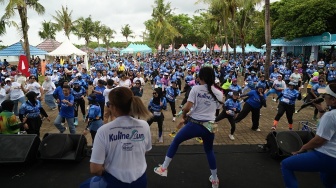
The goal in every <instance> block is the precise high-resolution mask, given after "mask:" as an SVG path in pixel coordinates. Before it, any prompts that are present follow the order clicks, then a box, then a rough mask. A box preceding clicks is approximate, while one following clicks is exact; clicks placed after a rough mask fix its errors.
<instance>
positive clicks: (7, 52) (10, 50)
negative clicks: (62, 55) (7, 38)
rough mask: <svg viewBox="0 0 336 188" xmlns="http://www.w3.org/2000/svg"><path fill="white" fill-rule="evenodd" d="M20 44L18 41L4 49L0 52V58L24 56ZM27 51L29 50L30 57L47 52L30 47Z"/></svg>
mask: <svg viewBox="0 0 336 188" xmlns="http://www.w3.org/2000/svg"><path fill="white" fill-rule="evenodd" d="M22 45H23V44H22V42H21V41H19V42H17V43H15V44H12V45H10V46H8V47H7V48H4V49H2V50H0V56H19V55H24V54H25V52H24V50H23V47H22ZM29 50H30V55H45V54H47V53H48V52H46V51H44V50H41V49H38V48H36V47H34V46H32V45H29Z"/></svg>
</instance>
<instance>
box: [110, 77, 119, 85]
mask: <svg viewBox="0 0 336 188" xmlns="http://www.w3.org/2000/svg"><path fill="white" fill-rule="evenodd" d="M111 79H112V80H113V81H114V84H113V85H114V86H117V85H118V83H119V81H120V79H119V78H118V76H114V77H112V78H111Z"/></svg>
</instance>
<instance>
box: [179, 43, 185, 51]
mask: <svg viewBox="0 0 336 188" xmlns="http://www.w3.org/2000/svg"><path fill="white" fill-rule="evenodd" d="M178 51H180V52H186V51H187V49H186V48H185V47H184V45H183V44H181V46H180V48H179V49H178Z"/></svg>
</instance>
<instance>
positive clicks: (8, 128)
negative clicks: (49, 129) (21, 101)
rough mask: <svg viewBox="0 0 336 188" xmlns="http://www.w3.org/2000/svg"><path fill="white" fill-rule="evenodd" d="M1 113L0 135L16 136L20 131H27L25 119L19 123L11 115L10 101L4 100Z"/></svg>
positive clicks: (12, 107) (12, 105)
mask: <svg viewBox="0 0 336 188" xmlns="http://www.w3.org/2000/svg"><path fill="white" fill-rule="evenodd" d="M1 108H2V112H1V113H0V134H17V133H18V132H19V131H20V129H22V128H23V129H25V130H27V129H28V128H29V127H28V125H27V124H26V121H27V118H23V119H22V122H21V123H19V122H18V121H17V119H16V116H15V114H14V113H13V109H14V102H13V101H12V100H4V101H3V102H2V103H1Z"/></svg>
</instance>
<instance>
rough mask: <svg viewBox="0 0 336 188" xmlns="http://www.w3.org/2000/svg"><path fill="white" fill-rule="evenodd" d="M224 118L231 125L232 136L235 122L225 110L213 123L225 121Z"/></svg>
mask: <svg viewBox="0 0 336 188" xmlns="http://www.w3.org/2000/svg"><path fill="white" fill-rule="evenodd" d="M225 118H227V119H228V120H229V123H230V125H231V134H232V135H233V133H234V132H235V130H236V122H235V120H234V117H233V116H231V115H228V114H227V113H226V110H222V112H221V113H220V114H219V115H218V116H217V117H216V120H215V122H219V121H220V120H222V119H225Z"/></svg>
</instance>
